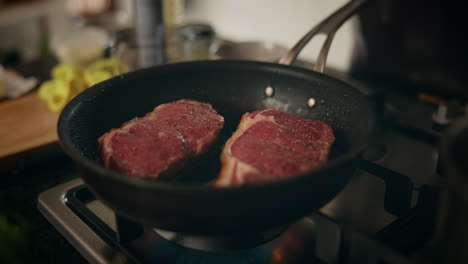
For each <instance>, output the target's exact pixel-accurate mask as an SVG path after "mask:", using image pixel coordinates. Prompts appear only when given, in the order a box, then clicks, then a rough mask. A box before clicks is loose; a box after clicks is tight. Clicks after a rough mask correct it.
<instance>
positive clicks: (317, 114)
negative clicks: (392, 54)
mask: <svg viewBox="0 0 468 264" xmlns="http://www.w3.org/2000/svg"><path fill="white" fill-rule="evenodd" d="M268 85H271V86H272V87H273V88H274V91H275V92H274V95H273V96H272V97H268V96H266V95H265V88H266V87H267V86H268ZM310 97H313V98H315V100H316V102H317V104H316V106H315V107H314V108H309V107H308V106H307V101H308V99H309V98H310ZM183 98H186V99H194V100H199V101H202V102H207V103H210V104H212V105H213V107H214V108H215V109H216V110H217V111H218V112H219V113H220V114H221V115H223V116H224V117H225V127H224V128H223V130H222V132H221V136H220V139H219V141H218V143H217V145H216V146H214V147H213V148H212V149H211V150H210V152H209V153H208V154H207V156H205V158H203V159H202V160H200V161H199V164H194V167H192V169H191V170H189V171H188V172H187V174H188V178H190V179H191V180H192V182H190V183H187V182H185V183H183V182H162V181H148V180H140V179H135V178H130V177H127V176H124V175H121V174H119V173H117V172H114V171H111V170H109V169H106V168H105V167H104V166H102V164H101V163H100V162H99V159H98V145H97V139H98V137H99V136H101V135H102V134H103V133H105V132H106V131H108V130H109V129H111V128H115V127H119V126H120V125H121V124H122V123H123V122H125V121H127V120H130V119H131V118H133V117H135V116H142V115H144V114H145V113H147V112H149V111H151V110H152V109H153V108H154V107H155V106H157V105H159V104H162V103H167V102H171V101H175V100H179V99H183ZM322 102H323V103H322ZM263 108H278V109H280V110H283V111H285V112H288V113H291V114H294V115H297V116H301V117H304V118H310V119H320V120H323V121H325V122H327V123H328V124H330V125H331V126H333V128H334V132H335V136H336V142H335V144H334V145H333V148H332V153H331V158H330V161H329V162H328V163H327V165H326V166H325V167H323V168H322V169H319V170H317V171H315V172H313V173H309V174H305V175H301V176H297V177H293V178H291V179H288V180H282V181H277V182H271V183H267V184H261V185H255V186H244V187H236V188H221V189H218V188H214V187H211V186H209V185H207V184H203V183H194V182H193V181H196V180H200V181H202V182H206V181H209V180H210V179H213V178H214V177H216V174H217V172H218V171H219V167H220V162H219V154H220V151H221V148H222V146H223V144H224V142H225V141H226V139H227V138H228V137H229V136H230V135H231V134H232V132H233V131H234V130H235V128H236V126H237V124H238V122H239V120H240V117H241V115H242V114H243V113H245V112H249V111H253V110H256V109H263ZM374 124H375V114H374V110H373V108H372V107H371V104H370V103H369V102H368V100H367V98H366V97H364V96H363V95H361V94H360V93H359V92H358V91H357V90H356V89H354V88H353V87H350V86H348V85H347V84H345V83H343V82H341V81H338V80H336V79H333V78H331V77H329V76H327V75H324V74H322V73H318V72H313V71H310V70H307V69H303V68H297V67H292V66H286V65H280V64H273V63H261V62H252V61H203V62H188V63H180V64H171V65H164V66H158V67H153V68H148V69H144V70H139V71H135V72H131V73H128V74H125V75H121V76H118V77H115V78H112V79H110V80H108V81H105V82H102V83H99V84H97V85H95V86H93V87H91V88H89V89H87V90H86V91H84V92H83V93H81V94H79V95H78V96H77V97H75V98H74V99H73V100H72V101H71V102H70V103H69V104H68V105H67V106H66V108H65V109H64V110H63V111H62V114H61V115H60V119H59V124H58V132H59V137H60V142H61V144H62V146H63V149H64V150H65V152H66V153H67V154H68V155H69V156H70V157H71V158H72V159H73V160H74V161H75V162H76V163H77V164H78V165H79V168H80V169H81V171H82V174H81V175H82V177H83V179H84V181H85V182H86V183H87V184H88V185H89V186H90V187H91V189H92V190H93V191H94V192H95V194H96V195H97V196H98V197H99V198H100V199H101V200H102V201H104V202H105V203H106V204H107V205H109V206H110V207H111V208H113V209H114V210H116V212H118V213H119V214H121V215H124V216H126V217H128V218H130V219H133V220H136V221H139V222H142V223H145V224H149V225H151V226H154V227H158V228H161V229H167V230H173V231H178V232H188V233H199V234H234V233H238V232H256V231H264V230H267V229H269V228H272V227H276V226H282V225H285V224H288V223H291V222H293V221H295V220H297V219H299V218H300V217H302V216H304V215H306V214H308V213H310V212H313V211H314V210H317V209H318V208H320V207H321V206H323V205H324V204H325V203H326V202H328V201H329V200H331V199H332V198H333V197H334V196H335V195H336V194H337V193H338V192H339V191H340V190H341V189H342V188H343V186H344V185H345V184H346V183H347V182H348V180H349V178H350V176H351V175H352V173H353V170H354V169H355V164H354V163H355V161H357V158H358V157H359V155H360V153H361V152H362V151H363V150H364V148H365V147H366V145H367V144H368V142H369V140H370V137H371V134H372V131H373V128H374Z"/></svg>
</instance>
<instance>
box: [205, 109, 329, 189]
mask: <svg viewBox="0 0 468 264" xmlns="http://www.w3.org/2000/svg"><path fill="white" fill-rule="evenodd" d="M334 141H335V136H334V135H333V130H332V128H331V127H330V126H329V125H327V124H325V123H324V122H322V121H318V120H307V119H302V118H299V117H296V116H293V115H289V114H285V113H282V112H280V111H277V110H272V109H267V110H258V111H255V112H252V113H246V114H244V115H243V116H242V119H241V121H240V123H239V126H238V128H237V130H236V132H235V133H234V134H233V136H232V137H231V138H230V139H229V140H228V141H227V142H226V144H225V146H224V149H223V152H222V154H221V162H222V168H221V172H220V174H219V177H218V178H217V179H216V181H215V182H214V185H215V186H225V187H227V186H239V185H244V184H256V183H263V182H270V181H274V180H279V179H284V178H288V177H292V176H294V175H297V174H300V173H305V172H309V171H312V170H314V169H317V168H319V167H321V166H323V165H324V164H325V163H326V162H327V160H328V156H329V152H330V149H331V146H332V144H333V142H334Z"/></svg>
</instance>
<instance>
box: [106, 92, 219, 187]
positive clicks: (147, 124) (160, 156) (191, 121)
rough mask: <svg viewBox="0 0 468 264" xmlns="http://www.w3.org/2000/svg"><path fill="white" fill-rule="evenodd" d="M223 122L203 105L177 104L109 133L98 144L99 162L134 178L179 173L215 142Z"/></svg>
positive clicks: (165, 106)
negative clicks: (188, 162)
mask: <svg viewBox="0 0 468 264" xmlns="http://www.w3.org/2000/svg"><path fill="white" fill-rule="evenodd" d="M223 125H224V118H223V117H222V116H220V115H218V113H217V112H216V111H215V110H214V109H213V108H212V107H211V105H209V104H206V103H201V102H197V101H193V100H179V101H176V102H172V103H167V104H162V105H159V106H158V107H156V108H155V109H154V110H153V111H152V112H150V113H148V114H146V115H145V116H144V117H142V118H134V119H132V120H130V121H128V122H126V123H124V124H123V125H122V126H121V127H120V128H117V129H112V130H111V131H109V132H107V133H105V134H104V135H102V136H101V137H100V138H99V140H98V143H99V148H100V155H101V161H102V162H103V164H104V165H105V166H106V167H108V168H111V169H114V170H116V171H119V172H121V173H123V174H126V175H129V176H134V177H138V178H157V177H159V176H160V175H163V174H170V173H173V172H176V171H178V170H180V169H181V168H182V167H183V165H184V164H185V163H186V162H187V161H188V160H191V159H193V158H195V157H197V156H199V155H201V154H203V153H204V152H206V151H207V150H208V148H209V147H210V146H211V145H212V144H213V143H214V142H215V141H216V139H217V137H218V134H219V132H220V130H221V128H222V127H223Z"/></svg>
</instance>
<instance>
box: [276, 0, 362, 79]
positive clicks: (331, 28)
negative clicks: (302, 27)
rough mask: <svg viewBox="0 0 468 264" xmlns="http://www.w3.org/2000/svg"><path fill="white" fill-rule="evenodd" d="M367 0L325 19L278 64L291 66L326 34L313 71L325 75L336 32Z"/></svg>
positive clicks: (355, 3)
mask: <svg viewBox="0 0 468 264" xmlns="http://www.w3.org/2000/svg"><path fill="white" fill-rule="evenodd" d="M365 2H367V0H351V1H350V2H348V3H347V4H346V5H344V6H343V7H341V8H340V9H338V10H337V11H335V12H334V13H333V14H331V15H330V16H328V17H327V18H325V19H324V20H323V21H322V22H320V23H319V24H318V25H316V26H315V27H314V28H312V29H311V30H310V31H309V32H307V34H305V35H304V36H303V37H302V38H301V39H300V40H299V41H298V42H297V43H296V45H294V47H292V49H290V50H289V51H288V52H287V53H286V55H285V56H284V57H283V58H281V59H280V60H279V61H278V63H279V64H283V65H291V64H292V63H293V62H294V60H295V59H296V58H297V56H298V55H299V52H301V50H302V49H303V48H304V47H305V45H307V43H309V41H310V40H311V39H312V38H313V37H314V36H315V35H317V34H320V33H322V34H325V35H326V36H327V38H326V39H325V42H324V43H323V45H322V48H321V50H320V53H319V56H318V58H317V61H316V62H315V65H314V67H313V70H314V71H316V72H320V73H323V71H324V69H325V64H326V62H327V55H328V50H329V49H330V46H331V42H332V40H333V37H334V36H335V33H336V31H337V30H338V29H339V28H340V26H341V25H343V23H344V22H345V21H346V20H348V18H350V17H351V16H353V15H354V14H355V13H356V11H358V10H359V8H360V7H361V6H362V5H363V4H364V3H365Z"/></svg>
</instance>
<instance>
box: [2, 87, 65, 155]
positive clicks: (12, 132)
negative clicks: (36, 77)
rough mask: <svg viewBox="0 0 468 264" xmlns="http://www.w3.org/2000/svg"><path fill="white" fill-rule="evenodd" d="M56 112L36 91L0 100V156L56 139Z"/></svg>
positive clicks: (51, 142)
mask: <svg viewBox="0 0 468 264" xmlns="http://www.w3.org/2000/svg"><path fill="white" fill-rule="evenodd" d="M58 117H59V113H54V112H51V111H50V110H49V109H47V104H46V103H45V102H44V101H42V100H41V99H40V98H39V96H38V94H37V92H36V91H33V92H31V93H29V94H27V95H25V96H22V97H19V98H16V99H11V100H6V101H3V102H1V103H0V159H2V158H5V157H8V156H11V155H15V154H20V153H23V152H25V151H29V150H32V149H37V148H40V147H43V146H46V145H49V144H53V143H56V142H57V140H58V137H57V120H58Z"/></svg>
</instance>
